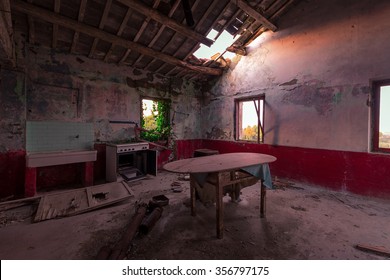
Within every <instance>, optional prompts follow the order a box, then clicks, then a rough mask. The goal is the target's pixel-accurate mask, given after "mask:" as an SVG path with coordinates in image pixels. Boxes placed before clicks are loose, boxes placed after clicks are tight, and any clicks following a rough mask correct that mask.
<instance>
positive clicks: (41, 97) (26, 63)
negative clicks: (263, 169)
mask: <svg viewBox="0 0 390 280" xmlns="http://www.w3.org/2000/svg"><path fill="white" fill-rule="evenodd" d="M18 38H19V41H18V43H17V45H18V53H17V57H18V65H17V67H18V68H17V70H6V69H2V70H1V71H0V102H1V109H0V116H1V118H0V177H1V180H0V197H7V196H12V195H16V196H21V195H23V191H24V169H25V153H26V121H59V122H61V123H64V122H80V123H91V124H92V125H93V134H94V137H93V141H94V143H92V145H93V144H95V147H96V148H97V150H98V161H97V162H95V179H99V180H104V178H105V168H104V166H105V157H104V154H105V149H104V143H105V142H107V141H117V140H125V139H129V138H132V137H134V129H133V128H134V126H132V125H126V124H125V125H122V124H112V123H109V121H110V120H130V121H135V122H138V123H140V115H141V113H140V111H141V104H140V101H141V98H142V97H152V98H153V97H154V98H164V99H170V100H171V101H172V106H171V120H172V122H173V125H172V128H173V134H174V135H173V138H174V139H196V138H201V127H200V125H201V123H200V122H199V121H198V120H199V119H200V101H199V96H200V95H201V94H200V92H201V90H200V88H197V87H196V86H195V85H194V84H193V83H191V82H188V81H184V80H181V79H167V78H164V77H161V76H157V75H153V74H151V73H148V72H143V71H139V70H134V69H132V68H129V67H125V66H117V65H116V64H106V63H103V62H100V61H97V60H91V59H88V58H86V57H82V56H77V55H69V54H64V53H56V52H53V51H51V50H49V49H45V48H43V47H39V46H29V45H28V44H26V43H25V42H24V41H23V39H22V38H21V37H18ZM169 156H170V155H169V153H166V152H162V153H161V159H160V160H159V164H160V165H161V164H162V163H164V161H167V160H168V158H169ZM79 167H80V166H78V165H72V166H61V167H60V168H59V169H58V168H52V167H50V168H41V169H40V170H39V171H38V175H39V178H37V181H38V190H39V186H44V187H47V188H48V187H51V186H59V185H62V184H70V183H74V182H73V181H74V178H76V177H77V176H76V177H75V176H74V174H78V173H80V171H79V170H78V169H79ZM78 177H80V176H78ZM78 177H77V178H78ZM77 178H76V179H77Z"/></svg>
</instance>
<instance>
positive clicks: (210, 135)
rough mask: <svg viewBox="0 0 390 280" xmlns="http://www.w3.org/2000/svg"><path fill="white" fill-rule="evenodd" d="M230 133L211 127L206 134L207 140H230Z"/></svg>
mask: <svg viewBox="0 0 390 280" xmlns="http://www.w3.org/2000/svg"><path fill="white" fill-rule="evenodd" d="M230 134H231V133H230V132H229V133H227V132H225V131H224V130H223V129H221V128H219V127H216V126H213V127H212V129H211V131H210V132H206V138H207V139H230V136H231V135H230Z"/></svg>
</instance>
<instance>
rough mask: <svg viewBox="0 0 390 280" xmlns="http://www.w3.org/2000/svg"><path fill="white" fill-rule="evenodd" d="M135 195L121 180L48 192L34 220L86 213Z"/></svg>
mask: <svg viewBox="0 0 390 280" xmlns="http://www.w3.org/2000/svg"><path fill="white" fill-rule="evenodd" d="M133 196H134V195H133V192H132V190H131V188H130V187H129V186H127V184H123V183H121V182H114V183H108V184H102V185H96V186H92V187H86V188H81V189H75V190H70V191H63V192H56V193H51V194H47V195H44V196H43V197H42V199H41V201H40V203H39V206H38V211H37V213H36V215H35V218H34V222H39V221H43V220H48V219H53V218H56V217H64V216H72V215H77V214H81V213H85V212H88V211H92V210H95V209H98V208H102V207H105V206H108V205H111V204H114V203H118V202H121V201H123V200H126V199H128V198H130V197H133Z"/></svg>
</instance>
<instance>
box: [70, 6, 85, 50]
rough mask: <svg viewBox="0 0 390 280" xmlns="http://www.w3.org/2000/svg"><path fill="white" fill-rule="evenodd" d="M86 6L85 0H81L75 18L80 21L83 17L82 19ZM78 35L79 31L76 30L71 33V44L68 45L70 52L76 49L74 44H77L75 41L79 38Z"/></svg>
mask: <svg viewBox="0 0 390 280" xmlns="http://www.w3.org/2000/svg"><path fill="white" fill-rule="evenodd" d="M86 7H87V0H81V3H80V8H79V15H78V18H77V20H78V21H79V22H82V21H83V19H84V15H85V9H86ZM79 36H80V33H79V32H77V31H76V32H75V33H74V34H73V41H72V46H71V47H70V52H71V53H74V52H75V51H76V45H77V42H78V40H79Z"/></svg>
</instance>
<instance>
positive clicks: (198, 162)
mask: <svg viewBox="0 0 390 280" xmlns="http://www.w3.org/2000/svg"><path fill="white" fill-rule="evenodd" d="M275 160H276V157H274V156H271V155H266V154H259V153H227V154H218V155H211V156H204V157H196V158H188V159H182V160H177V161H173V162H170V163H167V164H165V165H164V167H163V168H164V169H165V170H167V171H170V172H176V173H188V174H190V189H191V191H190V193H191V214H192V215H193V216H195V214H196V212H195V181H196V176H197V175H199V174H208V175H209V176H211V177H213V178H214V182H215V183H214V185H215V190H216V196H215V200H216V215H217V217H216V220H217V237H218V238H223V201H222V198H223V187H224V186H228V185H234V184H238V183H243V182H246V181H249V180H253V177H254V176H252V175H248V176H244V177H241V176H240V177H237V176H236V174H237V171H239V170H243V169H247V168H251V167H256V166H261V165H267V167H268V163H271V162H274V161H275ZM260 182H261V192H260V194H261V195H260V216H261V217H264V212H265V209H264V207H265V187H264V185H263V182H262V180H260Z"/></svg>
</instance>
